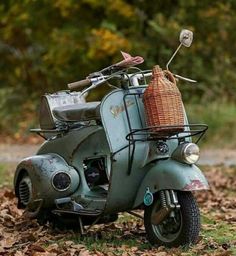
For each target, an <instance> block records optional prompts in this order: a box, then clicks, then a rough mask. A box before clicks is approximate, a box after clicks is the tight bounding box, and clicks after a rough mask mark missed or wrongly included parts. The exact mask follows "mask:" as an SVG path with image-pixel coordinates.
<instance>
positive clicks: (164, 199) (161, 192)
mask: <svg viewBox="0 0 236 256" xmlns="http://www.w3.org/2000/svg"><path fill="white" fill-rule="evenodd" d="M160 201H161V206H162V208H166V207H167V202H166V196H165V192H164V190H161V191H160Z"/></svg>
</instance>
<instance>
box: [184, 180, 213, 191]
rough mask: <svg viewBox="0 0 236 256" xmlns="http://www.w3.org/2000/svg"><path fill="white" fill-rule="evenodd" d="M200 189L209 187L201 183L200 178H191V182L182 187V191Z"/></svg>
mask: <svg viewBox="0 0 236 256" xmlns="http://www.w3.org/2000/svg"><path fill="white" fill-rule="evenodd" d="M201 189H209V188H208V186H207V185H205V184H203V183H202V182H201V181H200V180H191V182H190V183H189V184H187V185H186V186H185V187H184V188H183V190H184V191H191V190H201Z"/></svg>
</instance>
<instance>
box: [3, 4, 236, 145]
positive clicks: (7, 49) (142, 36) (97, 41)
mask: <svg viewBox="0 0 236 256" xmlns="http://www.w3.org/2000/svg"><path fill="white" fill-rule="evenodd" d="M235 25H236V1H234V0H227V1H226V0H223V1H210V0H205V1H197V0H179V1H177V0H172V1H171V0H165V1H160V0H157V1H145V0H135V1H134V0H129V1H128V0H103V1H98V0H79V1H78V0H66V1H64V0H1V2H0V70H1V71H0V120H1V121H0V134H1V138H2V139H4V138H8V137H10V138H13V139H14V140H18V141H22V139H23V140H24V139H27V137H28V135H29V132H28V129H29V128H32V127H37V126H38V124H37V123H38V113H37V112H38V108H39V102H40V96H41V95H42V94H44V93H47V92H49V93H50V92H54V91H57V90H65V89H66V88H67V86H66V84H67V83H69V82H73V81H76V80H79V79H83V78H84V77H86V76H87V75H88V74H89V73H92V72H94V71H96V70H99V69H102V68H104V67H106V66H108V65H110V64H112V63H115V62H117V61H119V60H120V59H121V55H120V50H122V51H126V52H129V53H131V54H132V55H141V56H143V57H144V59H145V62H144V64H142V65H141V66H140V67H141V68H143V69H150V68H152V66H153V65H155V64H159V65H161V66H162V67H165V65H166V63H167V61H168V60H169V58H170V56H171V55H172V53H173V51H174V50H175V49H176V47H177V45H178V36H179V32H180V31H181V29H183V28H187V29H190V30H192V31H193V32H194V42H193V44H192V46H191V48H189V49H181V51H180V53H179V54H178V56H177V57H176V59H175V60H174V62H173V63H172V64H171V70H172V71H173V72H174V73H177V74H179V75H183V76H187V77H190V78H192V79H196V80H197V81H198V84H197V85H191V84H188V83H186V82H181V83H180V84H179V88H180V90H181V92H182V95H183V99H184V101H185V103H186V109H187V112H188V115H189V117H190V120H191V121H192V122H195V123H197V122H204V123H207V124H208V125H209V132H208V136H206V138H205V145H208V146H212V147H215V146H216V143H218V146H219V147H222V146H224V147H231V148H235V147H236V129H235V127H236V104H235V100H236V72H235V70H236V30H235Z"/></svg>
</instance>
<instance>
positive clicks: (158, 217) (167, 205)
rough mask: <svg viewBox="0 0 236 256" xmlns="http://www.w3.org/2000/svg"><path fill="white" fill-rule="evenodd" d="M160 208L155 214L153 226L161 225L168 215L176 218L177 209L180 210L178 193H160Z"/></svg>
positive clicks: (166, 191)
mask: <svg viewBox="0 0 236 256" xmlns="http://www.w3.org/2000/svg"><path fill="white" fill-rule="evenodd" d="M159 197H160V204H161V205H160V206H161V207H160V208H159V210H158V211H157V212H155V211H154V212H153V214H152V217H151V222H152V224H153V225H158V224H160V223H161V222H162V221H163V220H164V219H165V218H166V217H167V216H168V215H170V217H173V218H174V217H175V211H174V210H175V209H180V205H179V202H178V198H177V193H176V192H175V191H174V190H172V189H170V190H161V191H160V192H159Z"/></svg>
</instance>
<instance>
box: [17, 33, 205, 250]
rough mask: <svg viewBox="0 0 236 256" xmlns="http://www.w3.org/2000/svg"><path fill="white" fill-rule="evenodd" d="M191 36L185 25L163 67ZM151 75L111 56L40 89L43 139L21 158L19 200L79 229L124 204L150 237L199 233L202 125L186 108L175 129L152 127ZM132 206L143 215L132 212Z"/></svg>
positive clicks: (170, 242)
mask: <svg viewBox="0 0 236 256" xmlns="http://www.w3.org/2000/svg"><path fill="white" fill-rule="evenodd" d="M191 42H192V32H191V31H188V30H183V31H182V32H181V34H180V45H179V47H178V49H177V50H176V52H175V53H174V55H173V56H172V58H171V59H170V61H169V62H168V64H167V69H168V66H169V64H170V62H171V60H172V59H173V57H174V56H175V54H176V53H177V51H178V50H179V49H180V47H181V46H182V45H184V46H187V47H188V46H190V44H191ZM151 75H152V74H151V71H150V70H148V71H142V70H140V69H138V68H136V67H130V68H127V66H123V67H122V65H112V66H110V67H108V68H106V69H104V70H102V71H100V72H96V73H93V74H91V75H89V77H87V79H85V80H83V81H79V82H75V83H72V84H69V88H70V89H71V90H72V91H61V92H57V93H54V94H46V95H44V96H43V97H42V101H41V108H40V129H34V130H32V131H33V132H36V133H38V134H39V135H41V136H43V137H44V138H45V139H46V141H45V142H44V143H43V144H42V146H41V147H40V148H39V150H38V152H37V154H36V155H34V156H30V157H28V158H25V159H23V160H22V161H21V162H20V163H19V165H18V166H17V169H16V173H15V178H14V187H15V194H16V197H17V198H18V207H19V208H21V209H25V212H26V214H27V215H28V216H30V217H32V218H37V219H38V220H39V221H43V220H44V221H47V220H49V221H53V222H58V223H62V222H63V223H68V224H69V223H71V222H73V225H77V226H78V228H79V229H80V231H81V233H85V232H86V230H87V228H85V226H86V225H90V226H91V225H94V224H97V223H106V222H111V221H115V220H116V219H117V216H118V213H119V212H123V211H125V212H128V213H130V214H133V215H135V216H138V217H141V218H143V219H144V225H145V229H146V233H147V238H148V240H149V241H150V243H151V244H158V245H165V246H168V247H171V246H179V245H189V244H191V243H195V242H197V240H198V235H199V230H200V214H199V209H198V206H197V204H196V201H195V199H194V197H193V195H192V191H195V190H203V189H208V183H207V180H206V179H205V177H204V175H203V174H202V172H201V171H200V169H199V168H198V167H197V166H196V165H195V163H196V162H197V160H198V159H199V148H198V146H197V144H196V143H197V142H198V141H199V140H200V138H201V137H202V135H203V134H204V132H205V131H206V129H207V126H206V125H197V124H194V125H190V124H188V120H187V117H186V115H185V125H184V127H183V128H184V130H183V131H181V132H179V133H178V134H174V135H173V134H170V135H166V134H165V135H163V134H158V132H156V133H155V134H153V129H150V127H147V126H146V121H145V114H144V113H145V112H144V106H143V100H142V97H143V93H144V91H145V89H146V88H147V84H148V79H150V77H151ZM175 77H176V78H178V79H183V80H187V81H189V82H195V81H194V80H191V79H188V78H184V77H181V76H178V75H175ZM111 81H112V85H111ZM108 82H110V83H108ZM116 82H117V83H118V85H117V84H116ZM104 83H107V84H108V85H109V86H111V88H112V90H111V91H110V92H109V93H108V94H107V95H105V96H104V97H103V98H102V100H101V101H97V102H86V101H85V98H86V95H87V93H88V92H89V91H91V90H92V89H94V88H96V87H98V86H100V85H102V84H104ZM86 85H87V86H88V85H89V87H88V88H86V89H84V90H82V91H81V92H75V91H73V90H75V89H76V88H81V86H83V87H85V86H86ZM116 85H117V86H116ZM193 139H194V140H195V139H196V141H195V143H193V142H192V140H193ZM138 209H139V210H144V216H142V214H140V211H135V212H134V211H133V210H138Z"/></svg>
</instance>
